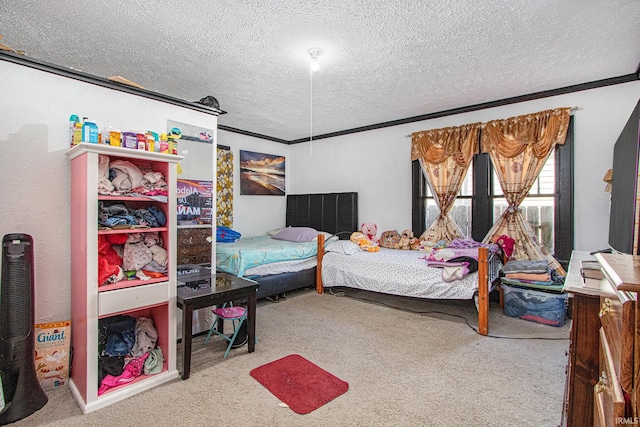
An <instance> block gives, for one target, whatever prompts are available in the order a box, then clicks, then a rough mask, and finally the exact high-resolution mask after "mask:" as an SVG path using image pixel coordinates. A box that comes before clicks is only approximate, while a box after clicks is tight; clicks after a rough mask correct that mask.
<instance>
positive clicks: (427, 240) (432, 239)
mask: <svg viewBox="0 0 640 427" xmlns="http://www.w3.org/2000/svg"><path fill="white" fill-rule="evenodd" d="M418 239H419V240H420V250H421V251H423V252H431V251H432V250H433V248H435V246H436V245H437V243H438V233H436V231H435V230H427V231H425V232H424V233H422V234H421V235H420V237H419V238H418Z"/></svg>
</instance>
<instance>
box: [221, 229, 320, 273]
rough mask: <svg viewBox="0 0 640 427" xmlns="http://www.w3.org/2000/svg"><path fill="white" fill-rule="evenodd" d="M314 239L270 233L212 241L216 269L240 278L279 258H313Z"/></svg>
mask: <svg viewBox="0 0 640 427" xmlns="http://www.w3.org/2000/svg"><path fill="white" fill-rule="evenodd" d="M317 253H318V242H317V241H315V240H314V241H311V242H304V243H299V242H288V241H284V240H276V239H272V238H271V237H270V236H254V237H241V238H240V239H238V240H236V241H235V242H229V243H222V242H217V243H216V271H224V272H225V273H230V274H233V275H235V276H238V277H242V276H244V274H245V271H247V269H249V268H252V267H256V266H258V265H262V264H269V263H273V262H280V261H298V260H303V259H307V258H314V257H316V256H317Z"/></svg>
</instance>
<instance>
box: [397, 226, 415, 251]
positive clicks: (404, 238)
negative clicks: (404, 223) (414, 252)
mask: <svg viewBox="0 0 640 427" xmlns="http://www.w3.org/2000/svg"><path fill="white" fill-rule="evenodd" d="M413 237H414V235H413V231H411V230H408V229H407V230H403V231H402V234H400V241H399V242H398V249H402V250H405V251H408V250H409V249H411V238H413Z"/></svg>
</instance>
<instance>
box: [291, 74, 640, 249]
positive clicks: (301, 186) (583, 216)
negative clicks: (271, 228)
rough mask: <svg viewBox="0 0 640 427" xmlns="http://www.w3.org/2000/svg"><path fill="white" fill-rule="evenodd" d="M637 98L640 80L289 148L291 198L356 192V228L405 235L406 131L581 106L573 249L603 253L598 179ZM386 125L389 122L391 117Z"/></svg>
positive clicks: (603, 204) (604, 196)
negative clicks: (371, 226) (365, 226)
mask: <svg viewBox="0 0 640 427" xmlns="http://www.w3.org/2000/svg"><path fill="white" fill-rule="evenodd" d="M638 99H640V81H635V82H631V83H625V84H621V85H616V86H609V87H604V88H600V89H593V90H589V91H582V92H576V93H571V94H567V95H561V96H555V97H550V98H544V99H538V100H535V101H529V102H523V103H519V104H512V105H506V106H502V107H497V108H491V109H486V110H482V111H475V112H471V113H465V114H459V115H455V116H448V117H443V118H438V119H433V120H425V121H422V122H416V123H411V124H406V125H401V126H394V127H389V128H383V129H380V130H374V131H369V132H361V133H356V134H351V135H345V136H341V137H336V138H329V139H321V140H317V141H313V143H312V145H313V147H312V149H311V148H310V143H303V144H296V145H293V146H291V150H290V155H289V158H290V159H289V162H288V164H289V165H291V166H290V168H289V171H288V173H289V174H290V175H291V176H292V177H295V179H294V180H293V181H292V182H291V185H290V186H289V187H288V192H290V193H314V192H331V191H357V192H358V193H359V199H358V202H359V219H360V222H365V221H367V222H374V223H376V224H377V225H378V230H379V231H380V232H381V231H384V230H391V229H397V230H402V229H405V228H411V167H410V164H411V156H410V149H411V138H407V137H405V135H407V134H410V133H412V132H416V131H420V130H426V129H437V128H442V127H447V126H457V125H462V124H466V123H472V122H487V121H489V120H494V119H503V118H508V117H512V116H517V115H520V114H528V113H533V112H537V111H541V110H546V109H552V108H558V107H574V106H575V107H579V108H580V109H579V110H578V111H576V112H574V120H575V127H574V129H575V146H574V150H575V151H574V153H575V163H574V165H575V175H574V185H575V194H574V212H575V215H574V216H575V229H574V232H575V241H574V244H575V245H574V247H575V249H577V250H595V249H602V248H606V247H607V246H608V245H607V240H608V232H609V194H608V193H606V192H605V191H604V188H605V183H604V182H603V181H602V177H603V176H604V174H605V172H606V171H607V170H608V169H609V168H611V167H612V161H613V144H614V143H615V142H616V140H617V138H618V135H619V134H620V132H621V131H622V128H623V127H624V125H625V123H626V122H627V119H628V118H629V116H630V115H631V112H632V111H633V108H634V107H635V105H636V103H637V102H638ZM390 119H391V117H390Z"/></svg>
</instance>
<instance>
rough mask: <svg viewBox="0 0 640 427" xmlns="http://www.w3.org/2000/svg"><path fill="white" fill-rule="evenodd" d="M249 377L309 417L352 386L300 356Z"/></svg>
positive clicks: (269, 364)
mask: <svg viewBox="0 0 640 427" xmlns="http://www.w3.org/2000/svg"><path fill="white" fill-rule="evenodd" d="M250 374H251V376H252V377H253V378H255V379H256V380H257V381H258V382H259V383H260V384H262V385H263V386H265V387H266V388H267V390H269V391H270V392H271V393H273V394H274V396H276V397H277V398H278V399H280V400H281V401H282V402H284V403H286V404H287V405H288V406H289V408H291V409H292V410H293V411H294V412H296V413H298V414H308V413H309V412H311V411H314V410H316V409H318V408H319V407H321V406H322V405H324V404H325V403H327V402H329V401H331V400H333V399H335V398H336V397H338V396H340V395H341V394H343V393H345V392H346V391H347V390H349V383H347V382H345V381H342V380H341V379H340V378H338V377H336V376H334V375H332V374H330V373H329V372H327V371H325V370H324V369H322V368H320V367H319V366H317V365H315V364H313V363H311V362H309V361H308V360H307V359H305V358H304V357H302V356H300V355H299V354H291V355H289V356H286V357H283V358H282V359H278V360H276V361H273V362H270V363H267V364H266V365H262V366H260V367H258V368H255V369H253V370H252V371H251V372H250Z"/></svg>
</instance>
